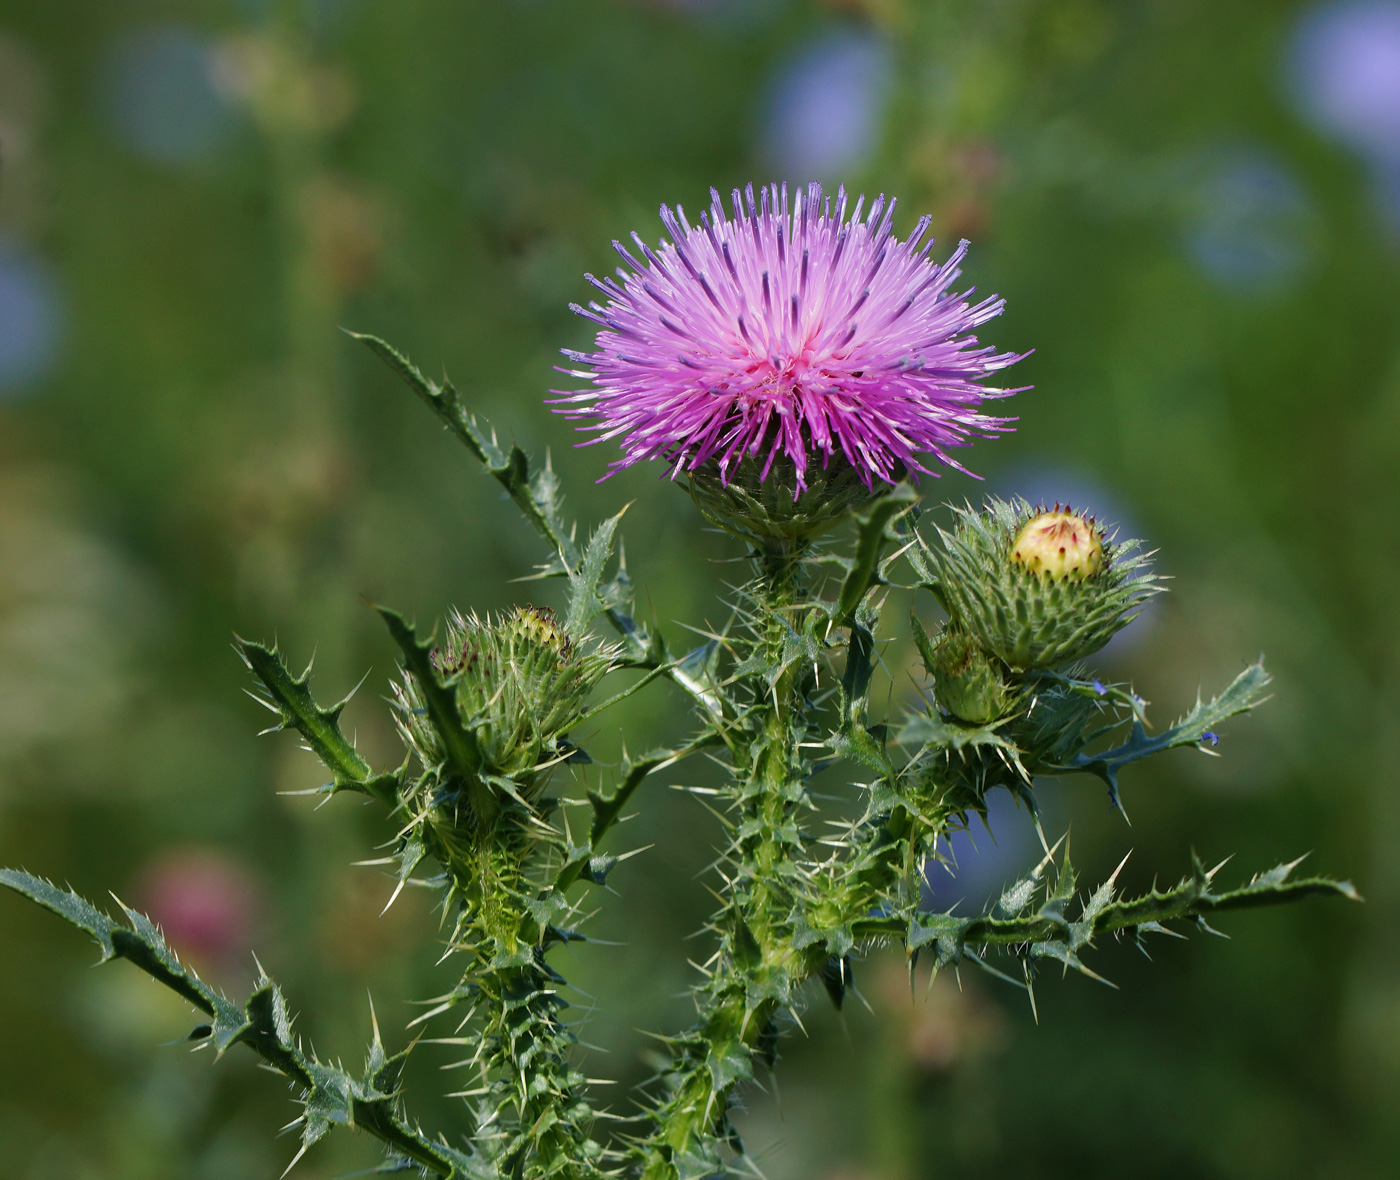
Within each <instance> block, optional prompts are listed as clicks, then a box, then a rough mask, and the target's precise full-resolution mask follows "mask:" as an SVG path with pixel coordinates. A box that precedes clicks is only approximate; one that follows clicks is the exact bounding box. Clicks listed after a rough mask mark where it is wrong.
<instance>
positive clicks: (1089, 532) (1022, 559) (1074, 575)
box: [1011, 504, 1103, 582]
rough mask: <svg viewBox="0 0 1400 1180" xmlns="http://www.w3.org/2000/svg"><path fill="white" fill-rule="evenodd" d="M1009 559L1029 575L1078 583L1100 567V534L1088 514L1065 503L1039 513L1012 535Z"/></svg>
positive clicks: (1101, 557) (1101, 547)
mask: <svg viewBox="0 0 1400 1180" xmlns="http://www.w3.org/2000/svg"><path fill="white" fill-rule="evenodd" d="M1011 560H1012V561H1014V562H1016V563H1017V564H1019V565H1023V566H1025V567H1026V569H1028V570H1029V571H1030V572H1031V573H1033V574H1045V575H1046V576H1048V577H1050V578H1069V579H1071V580H1073V581H1076V582H1082V581H1083V580H1084V579H1085V578H1090V577H1093V576H1094V575H1095V574H1096V573H1098V572H1099V570H1100V569H1101V568H1102V566H1103V536H1102V534H1101V533H1100V531H1099V527H1098V525H1097V524H1095V523H1094V520H1093V518H1092V517H1090V518H1088V519H1086V518H1085V517H1083V516H1080V515H1078V514H1077V513H1075V512H1074V511H1073V509H1071V508H1070V507H1069V505H1065V507H1064V509H1063V510H1061V508H1060V506H1059V505H1058V504H1056V505H1055V510H1054V511H1053V512H1042V513H1041V514H1040V515H1039V516H1037V517H1035V519H1033V520H1031V521H1028V522H1027V524H1026V527H1025V528H1023V529H1022V530H1021V531H1020V532H1019V533H1017V534H1016V540H1015V542H1014V543H1013V544H1012V546H1011Z"/></svg>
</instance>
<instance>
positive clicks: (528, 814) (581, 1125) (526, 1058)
mask: <svg viewBox="0 0 1400 1180" xmlns="http://www.w3.org/2000/svg"><path fill="white" fill-rule="evenodd" d="M387 617H388V616H386V618H387ZM390 622H391V627H392V628H394V630H395V635H396V638H399V639H400V643H401V645H402V646H403V647H404V651H405V654H406V655H407V657H408V673H409V675H408V677H407V679H406V680H405V682H404V685H403V687H402V689H401V690H400V693H399V705H400V728H401V730H402V732H403V733H404V735H405V737H406V739H407V740H408V742H409V744H410V746H411V747H412V748H413V749H414V750H415V751H416V753H417V754H418V757H419V760H420V762H421V763H422V765H423V767H424V773H423V775H422V776H421V777H420V778H419V779H418V780H417V781H416V782H415V783H413V784H412V785H411V786H410V787H409V788H408V790H407V791H406V793H405V803H406V805H407V807H408V808H409V810H410V811H411V812H412V813H413V814H414V815H415V817H416V818H415V820H414V821H413V823H412V824H411V825H410V830H411V831H412V832H413V833H414V838H416V839H417V840H418V841H420V842H421V848H422V851H423V852H425V853H427V854H429V855H431V856H432V857H433V858H434V859H435V860H437V862H438V863H439V864H440V865H441V866H442V868H443V879H444V881H443V883H444V888H445V892H446V901H447V904H448V912H449V913H452V912H453V911H455V913H456V927H455V929H454V931H453V934H452V938H451V943H450V946H451V949H452V950H454V951H458V952H463V953H465V954H466V955H467V956H468V965H467V967H466V970H465V972H464V974H463V976H462V979H461V982H460V983H459V984H458V986H457V987H456V988H455V989H454V991H453V992H452V993H451V994H450V995H449V996H447V997H444V998H443V1000H442V1001H441V1003H440V1004H439V1005H438V1006H437V1007H436V1008H434V1009H433V1010H432V1012H431V1013H429V1015H436V1014H437V1013H439V1012H442V1011H444V1010H446V1009H449V1008H453V1007H455V1006H457V1005H462V1006H464V1007H465V1011H466V1015H465V1016H464V1018H463V1019H462V1022H461V1024H460V1025H459V1028H458V1034H459V1035H458V1036H455V1037H452V1038H448V1040H449V1041H450V1042H452V1043H456V1044H461V1045H464V1046H467V1047H470V1048H471V1049H472V1053H471V1055H470V1056H469V1057H468V1058H467V1059H466V1060H465V1061H464V1062H462V1063H461V1064H463V1065H465V1066H467V1067H469V1068H470V1069H471V1070H473V1071H474V1073H475V1076H476V1081H477V1084H476V1086H475V1087H472V1088H470V1089H468V1090H467V1091H465V1094H464V1096H476V1097H480V1098H482V1099H483V1102H482V1104H481V1107H480V1116H479V1117H478V1119H477V1126H476V1128H475V1139H476V1142H477V1149H478V1151H480V1152H482V1154H483V1155H485V1156H486V1157H487V1158H489V1159H491V1161H492V1162H493V1164H494V1165H495V1168H496V1170H497V1171H498V1172H499V1173H500V1174H502V1175H504V1176H509V1177H519V1178H524V1177H530V1178H535V1177H546V1176H553V1175H561V1174H562V1175H567V1176H570V1177H588V1176H595V1175H599V1174H601V1161H602V1159H603V1157H604V1150H603V1148H602V1146H601V1145H600V1144H599V1143H598V1142H597V1141H596V1140H594V1139H593V1138H592V1134H591V1130H592V1125H593V1122H594V1121H595V1118H596V1114H595V1112H594V1111H593V1110H592V1108H591V1107H590V1105H589V1104H588V1102H587V1101H586V1099H584V1098H583V1096H582V1092H583V1087H584V1079H583V1077H582V1076H581V1075H580V1074H579V1073H577V1071H575V1070H574V1069H573V1068H572V1067H571V1065H570V1061H569V1058H570V1054H571V1052H572V1047H573V1044H574V1037H573V1035H572V1033H571V1032H570V1030H569V1029H568V1027H567V1026H566V1025H565V1024H564V1023H563V1020H562V1018H561V1013H562V1010H563V1009H564V1008H565V1007H566V1006H567V1005H566V1004H565V1002H564V1001H563V999H562V998H561V997H560V995H559V988H560V986H561V985H562V984H563V982H564V981H563V979H562V978H561V977H560V976H559V974H558V973H557V972H555V971H554V970H553V969H552V968H551V967H550V966H549V965H548V964H547V962H546V957H545V956H546V953H547V951H548V949H549V947H550V946H552V945H554V944H556V943H558V942H561V941H565V940H567V939H568V938H570V937H573V936H574V935H573V932H572V931H571V930H569V929H568V923H569V921H570V918H571V916H572V914H573V906H572V904H571V903H570V902H569V900H568V899H567V898H566V897H565V896H564V889H563V887H561V883H560V878H559V875H558V869H559V866H560V863H561V862H562V860H563V859H564V858H563V857H562V856H561V855H560V854H561V851H562V850H561V849H560V842H561V839H562V833H561V832H560V830H559V829H558V827H557V826H556V825H555V824H554V823H552V822H551V820H552V817H553V813H554V812H555V810H556V801H555V800H553V799H550V798H548V797H547V796H545V795H544V794H543V791H544V788H545V786H546V784H547V782H548V780H549V777H550V773H551V771H552V769H553V768H554V767H555V766H556V765H557V763H558V762H559V761H560V760H561V757H562V755H561V753H560V745H559V741H560V737H561V735H562V732H563V730H564V729H566V728H568V727H569V726H570V725H572V723H573V721H574V720H575V719H576V717H577V716H578V712H579V710H580V709H581V708H582V706H583V702H584V701H585V700H586V698H587V696H588V693H589V692H590V691H591V689H592V688H593V687H594V686H595V685H596V683H597V681H598V680H599V679H600V678H601V676H602V675H603V674H604V673H605V672H606V671H607V669H608V668H609V667H610V665H611V655H610V653H607V652H605V651H598V650H593V649H591V648H589V647H588V645H587V644H586V643H583V642H580V641H579V640H577V639H575V638H574V637H573V636H571V635H570V634H568V632H567V631H566V630H565V629H564V628H562V627H561V626H560V625H559V624H558V623H557V621H556V620H555V618H554V616H553V615H552V613H551V612H548V611H542V610H538V609H535V608H517V609H516V610H515V611H514V612H512V613H510V614H509V615H507V616H506V617H504V618H503V619H500V620H495V621H493V620H489V619H478V618H476V617H475V616H472V617H470V618H463V617H461V616H455V617H454V618H453V620H452V622H451V624H450V625H449V627H448V632H447V637H446V639H445V641H444V643H443V645H442V646H440V647H434V648H431V649H429V648H425V647H424V645H422V644H421V643H419V642H418V641H417V639H416V637H415V636H413V635H412V634H411V629H408V628H406V627H404V626H403V625H402V624H401V621H399V620H397V618H396V617H395V618H393V619H390ZM460 1034H465V1035H460Z"/></svg>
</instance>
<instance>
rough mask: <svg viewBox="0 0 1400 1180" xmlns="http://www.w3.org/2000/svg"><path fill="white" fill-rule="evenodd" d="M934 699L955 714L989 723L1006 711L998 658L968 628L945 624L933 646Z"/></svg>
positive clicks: (974, 720)
mask: <svg viewBox="0 0 1400 1180" xmlns="http://www.w3.org/2000/svg"><path fill="white" fill-rule="evenodd" d="M929 671H930V672H931V673H932V674H933V695H934V699H935V700H937V701H938V703H939V704H940V705H941V706H942V707H943V708H945V709H947V710H948V712H950V713H951V714H953V716H954V717H958V718H961V719H962V720H963V721H969V722H971V723H972V724H974V725H986V724H987V723H988V722H989V721H995V720H996V719H997V718H998V717H1000V716H1001V715H1002V713H1004V712H1005V711H1006V705H1007V692H1006V685H1005V683H1004V682H1003V680H1002V676H1001V669H1000V667H999V666H998V665H997V661H996V660H994V659H992V658H990V657H989V656H988V655H987V653H986V652H984V651H983V650H982V649H981V648H980V647H979V646H978V645H977V641H976V640H975V639H973V638H972V636H971V635H969V634H968V633H967V632H966V631H962V630H960V629H959V628H957V627H944V628H943V631H942V633H941V634H940V635H939V636H938V642H937V643H936V644H934V647H933V667H932V668H930V669H929Z"/></svg>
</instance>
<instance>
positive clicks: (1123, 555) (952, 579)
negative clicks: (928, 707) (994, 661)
mask: <svg viewBox="0 0 1400 1180" xmlns="http://www.w3.org/2000/svg"><path fill="white" fill-rule="evenodd" d="M954 513H955V515H956V518H957V519H956V521H955V523H954V526H953V529H952V531H951V532H944V531H943V530H942V529H939V539H940V541H941V542H942V544H941V545H938V546H929V545H925V546H924V554H925V556H926V558H927V559H928V561H929V563H930V565H931V568H932V569H933V570H934V571H935V573H936V582H935V583H934V584H932V585H931V587H930V588H931V589H933V590H934V592H935V593H936V594H937V595H938V597H939V598H940V600H941V601H942V603H943V605H944V606H945V607H946V608H947V610H948V613H949V615H950V616H951V617H952V620H953V622H954V623H955V624H956V625H957V626H958V627H960V628H961V629H963V630H964V631H966V632H967V633H968V634H969V635H971V636H972V637H973V638H974V639H975V640H976V641H977V643H978V644H979V645H980V646H981V647H982V649H983V650H984V651H985V652H987V653H988V654H989V655H994V656H996V657H997V658H998V659H999V660H1001V661H1002V662H1003V663H1004V664H1005V665H1006V666H1007V667H1008V668H1010V669H1012V670H1013V671H1017V672H1022V671H1027V670H1029V669H1032V668H1053V667H1058V666H1063V665H1065V664H1070V663H1073V662H1074V661H1075V660H1080V659H1083V658H1084V657H1086V656H1089V655H1092V654H1093V653H1094V652H1096V651H1098V650H1099V649H1100V648H1101V647H1103V646H1104V644H1106V643H1107V642H1108V641H1109V640H1110V639H1112V638H1113V636H1114V635H1115V634H1117V632H1118V631H1120V630H1122V628H1124V627H1126V626H1127V625H1128V624H1129V623H1130V622H1132V620H1133V619H1134V618H1136V617H1137V614H1138V612H1139V611H1140V610H1141V609H1142V605H1143V603H1144V602H1146V601H1147V599H1148V598H1150V597H1151V596H1152V595H1153V594H1156V593H1158V592H1159V591H1160V590H1161V589H1162V587H1161V586H1160V585H1159V584H1158V580H1157V578H1156V577H1155V575H1153V574H1152V572H1151V570H1150V569H1149V568H1148V565H1147V558H1148V555H1147V554H1145V553H1143V552H1142V551H1141V550H1140V549H1139V548H1138V542H1136V541H1127V542H1123V543H1118V542H1115V541H1114V540H1113V539H1112V538H1110V537H1108V536H1106V535H1105V533H1104V530H1103V529H1102V527H1101V526H1100V525H1099V524H1098V523H1097V522H1096V521H1094V520H1093V519H1092V518H1090V517H1085V516H1083V515H1078V514H1075V513H1074V512H1073V511H1072V510H1068V509H1066V510H1063V511H1062V510H1061V509H1060V508H1059V506H1058V505H1057V506H1056V507H1055V509H1054V510H1053V511H1050V510H1046V509H1044V508H1037V507H1035V506H1033V505H1031V504H1030V503H1028V502H1027V501H1025V500H1022V499H1019V498H1017V499H1014V500H1011V501H1006V500H999V499H996V498H995V497H993V498H989V499H988V500H987V503H986V506H985V508H984V509H983V511H981V512H978V511H976V510H974V509H973V508H971V507H970V506H969V507H966V508H956V509H954ZM1038 518H1044V519H1043V520H1040V519H1038ZM1032 522H1035V524H1036V525H1037V526H1042V527H1041V528H1040V530H1039V531H1040V532H1043V533H1044V534H1045V535H1036V534H1037V532H1038V530H1037V528H1032V529H1030V530H1029V531H1028V529H1027V526H1030V525H1032ZM1050 532H1054V533H1056V536H1055V537H1049V533H1050ZM1061 532H1062V533H1063V534H1064V535H1063V536H1060V533H1061ZM1072 534H1073V535H1077V536H1078V538H1079V539H1078V541H1077V542H1074V541H1071V540H1070V537H1071V535H1072ZM1047 538H1048V539H1047ZM1018 542H1019V543H1020V544H1019V551H1020V557H1019V558H1018V557H1017V551H1018ZM1052 542H1053V543H1052ZM1047 546H1048V548H1047ZM1061 546H1064V547H1065V548H1066V553H1065V554H1064V555H1060V554H1059V553H1058V549H1059V548H1060V547H1061ZM1076 546H1077V549H1076ZM1070 550H1075V551H1074V552H1071V551H1070Z"/></svg>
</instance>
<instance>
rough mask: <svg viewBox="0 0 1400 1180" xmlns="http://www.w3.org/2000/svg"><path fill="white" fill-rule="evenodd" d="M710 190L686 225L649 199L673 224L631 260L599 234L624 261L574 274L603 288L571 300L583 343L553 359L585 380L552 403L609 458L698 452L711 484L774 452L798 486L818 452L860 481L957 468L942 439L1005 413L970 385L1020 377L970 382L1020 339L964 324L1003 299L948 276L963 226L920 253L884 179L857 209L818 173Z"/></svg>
mask: <svg viewBox="0 0 1400 1180" xmlns="http://www.w3.org/2000/svg"><path fill="white" fill-rule="evenodd" d="M711 195H712V197H713V201H712V204H711V206H710V209H709V211H708V212H706V213H702V214H701V215H700V225H699V226H698V227H694V226H692V225H691V224H690V223H689V222H688V221H687V220H686V216H685V213H684V211H683V210H682V209H681V208H680V207H679V206H677V208H676V210H675V212H672V211H671V210H670V209H668V208H667V207H665V206H664V205H663V206H662V208H661V221H662V223H663V224H664V225H665V227H666V230H667V232H668V233H669V234H670V236H671V240H670V241H669V242H664V241H663V242H662V243H661V245H660V247H659V248H658V249H656V250H653V249H652V248H651V247H650V246H648V245H647V244H646V243H645V242H643V241H642V239H641V238H640V237H639V236H638V235H637V234H635V233H634V234H633V235H632V239H633V241H634V242H635V243H636V245H637V249H638V250H639V251H640V254H641V257H640V259H639V258H638V257H636V256H635V255H633V254H632V253H631V252H630V251H629V250H628V249H627V248H626V247H625V246H623V245H622V244H621V243H617V242H615V243H614V246H615V247H616V249H617V251H618V253H619V254H620V255H621V256H622V258H623V260H624V261H625V262H626V263H627V269H623V268H619V269H618V279H612V278H605V279H602V280H598V279H595V278H594V277H593V276H592V275H589V276H588V281H589V282H591V283H592V284H593V285H594V286H595V287H597V288H598V289H599V290H600V291H601V292H602V293H603V295H604V297H605V302H603V303H601V304H600V303H598V302H596V301H595V302H592V303H590V304H589V305H588V307H587V308H583V307H579V306H577V305H575V306H574V308H573V310H574V311H576V312H578V314H579V315H582V316H584V317H586V318H587V319H590V320H592V321H593V322H594V323H595V324H597V325H598V328H599V331H598V336H597V341H596V348H597V350H596V351H595V352H591V353H580V352H572V351H569V350H565V355H566V356H567V357H569V359H570V360H572V361H574V362H576V363H577V364H578V365H579V366H580V367H579V368H577V369H566V370H562V371H564V372H567V373H569V374H570V375H572V376H575V377H581V378H584V379H586V380H589V381H591V382H592V383H593V388H591V389H587V390H584V391H581V392H574V393H568V392H565V391H559V392H560V393H561V397H560V398H559V399H558V400H557V401H556V403H555V404H556V405H557V406H559V407H560V412H561V413H564V414H568V415H569V416H571V417H575V418H582V419H586V420H589V424H588V425H586V426H583V427H580V429H583V430H591V431H596V432H597V434H598V437H597V438H594V439H590V440H589V441H590V442H601V441H603V440H605V439H612V438H616V439H618V440H619V442H620V445H621V447H622V452H623V454H622V458H620V459H618V460H616V461H615V462H614V463H613V464H612V467H613V468H614V469H620V468H624V467H630V466H631V465H632V464H633V463H637V462H640V461H641V460H644V459H664V460H665V461H667V462H668V463H669V464H670V465H671V468H672V472H671V473H672V477H674V476H675V475H677V474H679V473H680V472H682V471H694V470H696V469H697V468H700V467H701V466H702V465H705V464H709V463H711V462H713V463H714V464H716V465H717V467H718V470H719V475H720V478H721V480H722V481H723V482H726V483H727V482H728V480H729V479H730V478H731V477H732V476H733V474H734V472H735V469H736V468H737V467H738V465H739V463H740V462H741V461H743V460H744V459H746V458H749V457H752V458H753V459H754V460H755V461H756V462H757V463H758V464H760V465H761V466H760V473H761V478H764V479H766V478H767V476H768V474H769V472H770V470H771V469H772V467H773V465H774V463H775V462H777V461H778V460H779V459H780V458H782V459H785V460H787V461H788V462H790V463H791V465H792V468H793V469H794V470H793V473H792V478H794V480H795V487H796V490H797V491H799V492H800V491H801V490H803V489H804V488H805V487H806V483H807V472H808V468H809V465H810V464H811V462H812V461H813V459H814V457H817V456H820V459H821V465H822V467H823V468H825V467H827V466H828V465H829V464H830V463H831V462H832V460H833V459H835V460H837V461H842V460H844V462H845V463H848V464H849V465H850V466H851V468H853V469H854V470H855V471H856V473H857V474H859V476H860V478H861V480H862V481H863V482H864V484H865V485H866V486H867V487H871V486H872V485H873V481H875V480H882V481H885V482H886V483H894V482H896V481H898V480H899V479H900V478H901V477H902V476H904V475H905V474H906V473H908V474H910V475H912V476H914V477H915V478H917V474H918V473H920V472H923V473H926V474H936V473H934V472H930V471H929V468H928V467H927V466H925V465H924V462H922V461H921V458H920V457H921V456H930V455H931V456H933V457H934V458H935V459H937V460H938V461H939V462H940V463H943V464H945V465H947V466H949V467H954V468H957V469H958V470H960V471H961V470H963V468H962V466H961V465H960V464H959V463H957V462H956V461H955V460H954V459H953V458H952V456H951V455H950V454H949V450H950V449H951V448H953V447H959V446H966V445H967V444H968V443H969V442H970V441H971V440H972V439H973V438H974V437H986V436H988V435H991V434H994V433H996V432H998V431H1001V430H1005V429H1008V424H1009V422H1010V421H1011V420H1010V419H1007V418H997V417H992V416H990V415H987V414H984V413H983V412H982V408H981V407H982V402H983V401H984V400H985V399H987V398H999V397H1005V396H1007V395H1009V394H1011V393H1016V392H1018V390H1015V389H997V388H991V387H988V386H986V385H983V384H981V382H984V381H986V380H987V379H988V378H989V377H991V376H992V375H993V374H994V373H997V372H998V371H1000V370H1001V369H1004V368H1006V367H1007V366H1008V365H1010V364H1012V363H1014V362H1015V361H1018V360H1020V359H1021V354H1017V353H1011V352H997V351H995V350H994V349H992V348H990V347H985V346H982V345H979V343H978V341H977V338H976V336H975V335H973V331H974V330H975V329H976V328H978V327H979V326H980V325H982V324H983V323H985V322H986V321H987V320H990V319H992V318H993V317H994V316H997V315H999V314H1000V313H1001V310H1002V306H1003V302H1002V300H1001V299H999V298H996V297H992V298H989V299H983V300H982V301H980V302H978V303H975V304H974V303H971V302H970V301H969V296H970V295H971V294H972V292H971V291H967V292H965V293H963V294H954V293H950V291H949V288H950V287H951V286H952V284H953V283H954V282H956V281H957V278H958V276H959V274H960V271H959V264H960V263H961V262H962V259H963V255H964V254H965V253H966V251H967V243H966V242H962V243H960V244H959V246H958V248H957V249H956V250H955V251H953V254H952V256H951V257H950V258H949V259H948V260H947V261H946V262H944V263H942V264H941V265H940V264H938V263H935V262H933V261H932V260H930V259H929V257H928V254H929V250H930V249H931V248H932V245H933V241H932V239H930V240H929V241H927V242H924V237H925V234H926V233H927V231H928V226H929V221H930V218H928V217H923V218H921V219H920V221H919V223H918V225H916V226H915V227H914V232H913V233H912V234H911V235H910V236H909V237H908V238H907V239H905V240H904V241H900V240H899V239H897V238H895V237H894V236H893V235H892V234H891V232H890V226H891V222H892V219H893V216H894V207H895V202H894V201H889V202H888V204H887V203H886V201H885V198H884V197H883V196H881V197H878V198H877V199H876V200H875V201H874V203H873V204H872V205H871V207H870V210H869V212H868V213H867V214H866V215H865V216H864V217H863V218H862V216H861V214H862V208H863V206H864V202H865V198H864V197H861V198H860V199H858V200H857V201H856V202H855V207H854V208H852V209H849V211H848V208H847V205H848V202H847V196H846V192H845V190H844V189H839V190H838V191H837V194H836V200H835V204H834V206H833V203H832V200H831V198H830V197H829V196H828V197H823V195H822V190H821V186H820V185H816V184H813V185H810V186H808V188H807V189H806V190H805V191H801V190H799V191H798V192H797V194H796V198H795V201H794V204H793V207H792V208H791V210H789V205H788V191H787V186H786V185H784V186H782V187H781V188H779V187H778V186H777V185H772V186H769V187H768V188H764V189H762V190H760V193H759V196H758V199H757V200H755V198H754V190H753V187H752V186H749V187H748V188H747V189H746V190H745V192H744V194H743V195H742V196H741V195H740V193H739V191H738V190H737V189H736V190H735V191H734V194H733V212H732V215H730V216H726V214H725V210H724V206H723V204H722V203H721V201H720V197H719V194H718V193H717V192H714V190H711ZM848 212H849V217H848V216H847V214H848Z"/></svg>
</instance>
